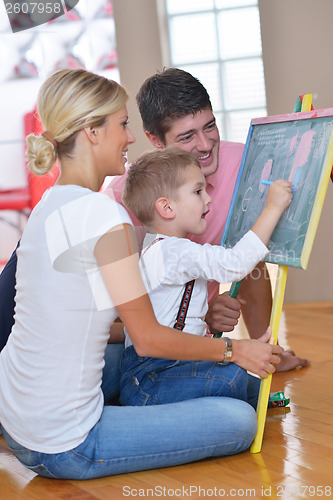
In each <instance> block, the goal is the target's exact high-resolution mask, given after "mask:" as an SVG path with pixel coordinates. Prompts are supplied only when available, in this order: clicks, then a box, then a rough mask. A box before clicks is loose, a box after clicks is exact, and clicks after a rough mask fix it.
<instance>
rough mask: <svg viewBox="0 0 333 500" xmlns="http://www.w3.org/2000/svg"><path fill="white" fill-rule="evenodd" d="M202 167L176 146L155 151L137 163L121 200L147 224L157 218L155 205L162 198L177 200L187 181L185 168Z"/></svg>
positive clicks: (141, 157)
mask: <svg viewBox="0 0 333 500" xmlns="http://www.w3.org/2000/svg"><path fill="white" fill-rule="evenodd" d="M190 165H196V166H197V167H198V168H201V167H200V163H199V161H198V159H197V158H196V157H195V156H194V155H193V154H192V153H189V152H187V151H184V150H182V149H180V148H177V147H176V146H170V147H168V148H165V149H156V150H154V151H150V152H147V153H144V154H143V155H141V156H140V157H139V158H138V159H137V160H136V161H134V162H133V163H132V164H131V166H130V168H129V170H128V175H127V178H126V183H125V187H124V191H123V196H122V200H123V203H124V205H125V206H126V207H127V208H128V209H129V210H130V211H131V212H132V213H133V214H134V215H135V217H136V218H137V219H139V221H140V222H141V223H142V224H144V225H149V224H150V223H151V222H152V221H153V219H154V216H155V213H156V212H155V202H156V200H158V198H161V197H164V196H165V197H167V198H168V197H170V198H173V199H177V190H178V188H179V187H180V186H182V185H183V184H184V182H185V169H186V168H187V167H189V166H190Z"/></svg>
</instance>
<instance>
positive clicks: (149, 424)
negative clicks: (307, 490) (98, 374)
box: [0, 344, 257, 479]
mask: <svg viewBox="0 0 333 500" xmlns="http://www.w3.org/2000/svg"><path fill="white" fill-rule="evenodd" d="M115 346H116V347H114V346H113V345H112V344H110V345H109V346H108V349H107V353H106V367H105V370H104V380H103V389H104V392H105V394H106V395H111V398H112V397H113V396H114V395H115V394H116V392H117V384H119V373H118V374H116V375H115V376H110V377H109V374H110V373H111V372H109V371H108V366H107V365H109V363H111V370H112V369H114V367H115V366H119V355H120V354H121V352H122V349H121V346H119V345H117V344H116V345H115ZM107 380H109V383H108V384H107V383H106V381H107ZM0 427H1V426H0ZM256 430H257V419H256V414H255V411H254V409H253V408H252V407H251V406H250V405H249V404H247V403H245V402H244V401H239V400H237V399H231V398H221V397H218V398H214V397H205V398H200V399H191V400H188V401H182V402H178V403H172V404H166V405H158V406H143V407H137V406H129V407H122V406H105V407H104V410H103V413H102V416H101V418H100V420H99V421H98V422H97V424H96V425H95V426H94V427H93V428H92V430H91V431H90V433H89V435H88V436H87V438H86V439H85V441H84V442H83V443H81V444H80V445H79V446H78V447H76V448H75V449H73V450H70V451H66V452H63V453H56V454H47V453H39V452H35V451H30V450H27V449H26V448H24V447H22V446H20V445H19V444H18V443H16V442H15V441H14V440H13V439H12V438H11V437H10V436H9V435H8V434H7V432H6V430H5V429H3V433H4V437H5V439H6V441H7V443H8V445H9V447H10V448H11V449H12V450H13V452H14V453H15V455H16V457H17V458H18V459H19V460H20V461H21V462H22V463H23V464H24V465H26V466H27V467H29V469H31V470H33V471H35V472H36V473H37V474H40V475H42V476H44V477H50V478H61V479H92V478H97V477H103V476H111V475H114V474H122V473H126V472H133V471H138V470H146V469H154V468H159V467H168V466H173V465H179V464H184V463H188V462H193V461H195V460H201V459H204V458H207V457H218V456H223V455H232V454H235V453H239V452H241V451H243V450H246V449H247V448H248V447H249V446H250V444H251V442H252V441H253V439H254V436H255V434H256Z"/></svg>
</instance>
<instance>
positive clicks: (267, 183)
mask: <svg viewBox="0 0 333 500" xmlns="http://www.w3.org/2000/svg"><path fill="white" fill-rule="evenodd" d="M260 184H265V186H270V185H271V184H273V181H264V180H262V181H260ZM294 187H295V186H293V187H292V188H291V189H292V190H293V189H294Z"/></svg>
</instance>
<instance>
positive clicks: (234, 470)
mask: <svg viewBox="0 0 333 500" xmlns="http://www.w3.org/2000/svg"><path fill="white" fill-rule="evenodd" d="M284 311H285V316H286V323H287V329H288V332H289V334H288V343H289V345H290V347H291V348H293V349H294V350H295V351H296V352H297V353H299V355H301V356H302V357H306V358H310V359H311V362H312V364H311V366H310V367H307V368H303V369H301V370H294V371H291V372H287V373H278V374H275V375H274V376H273V382H272V390H284V392H285V394H286V396H287V397H290V400H291V402H290V408H288V409H285V408H277V409H271V410H268V415H267V420H266V427H265V433H264V440H263V446H262V451H261V452H260V453H258V454H251V453H250V452H249V451H247V452H244V453H242V454H239V455H235V456H232V457H223V458H219V459H209V460H204V461H201V462H196V463H192V464H188V465H183V466H177V467H170V468H165V469H158V470H153V471H145V472H138V473H132V474H124V475H118V476H113V477H108V478H103V479H96V480H90V481H60V480H52V479H44V478H41V477H38V476H36V475H35V474H34V473H32V472H30V471H29V470H27V469H25V468H24V467H23V466H22V465H21V464H20V463H19V462H18V461H17V460H16V458H15V457H14V456H13V455H12V453H11V452H10V451H9V450H8V448H7V446H6V443H5V441H4V438H3V437H0V498H1V499H4V500H14V499H17V500H23V499H24V500H40V499H42V500H49V499H50V500H51V499H52V500H58V499H59V500H60V499H66V500H67V499H68V500H96V499H101V500H106V499H108V500H109V499H112V500H113V499H115V500H116V499H124V498H191V499H192V500H193V499H202V498H222V497H233V498H283V499H303V498H304V499H306V498H329V497H331V496H333V493H332V491H333V390H332V380H333V302H321V303H304V304H287V305H285V306H284ZM207 425H209V415H207Z"/></svg>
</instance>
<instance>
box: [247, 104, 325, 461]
mask: <svg viewBox="0 0 333 500" xmlns="http://www.w3.org/2000/svg"><path fill="white" fill-rule="evenodd" d="M311 104H312V94H306V95H304V97H303V100H302V108H301V112H302V111H310V110H311ZM332 164H333V132H332V135H331V139H330V144H329V147H328V149H327V154H326V158H325V165H324V168H323V174H322V179H321V181H322V182H320V187H319V189H318V193H317V196H316V200H315V204H314V210H313V214H312V216H311V219H310V223H309V228H310V231H308V235H309V236H308V237H307V238H306V240H305V243H304V255H303V253H302V258H304V259H305V260H307V259H308V258H309V255H310V252H311V247H312V244H313V240H314V237H315V233H316V230H317V226H318V223H319V218H320V214H321V209H322V206H323V203H324V199H325V194H326V190H327V186H328V182H329V178H330V177H329V175H330V172H331V169H332ZM326 177H327V182H326ZM287 274H288V267H287V266H281V265H279V266H278V274H277V280H276V285H275V291H274V299H273V307H272V312H271V320H270V327H271V329H272V336H271V340H270V344H272V345H275V344H277V340H278V330H279V325H280V319H281V312H282V306H283V299H284V292H285V288H286V281H287ZM271 383H272V374H269V375H268V377H266V378H264V379H262V380H261V384H260V391H259V399H258V405H257V420H258V430H257V434H256V436H255V438H254V441H253V443H252V445H251V448H250V452H251V453H259V452H260V451H261V446H262V440H263V435H264V429H265V421H266V415H267V408H268V400H269V392H270V388H271Z"/></svg>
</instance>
